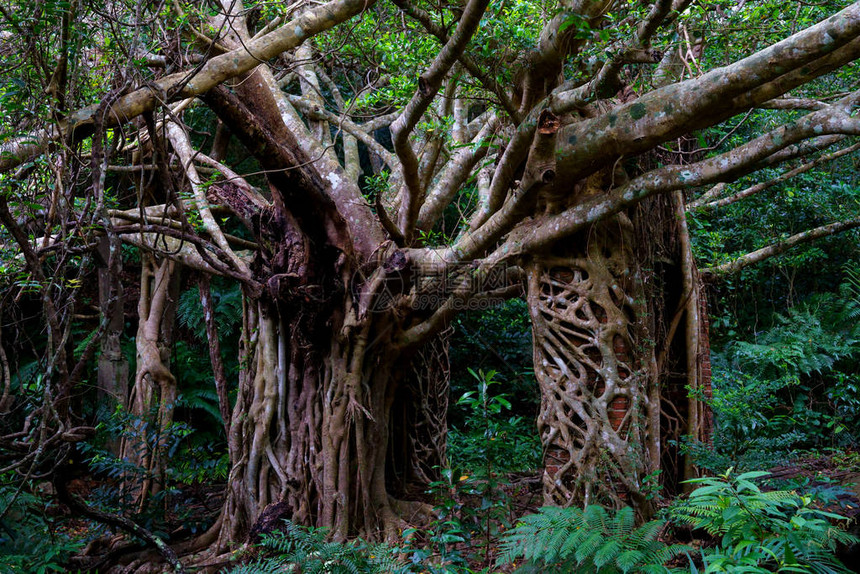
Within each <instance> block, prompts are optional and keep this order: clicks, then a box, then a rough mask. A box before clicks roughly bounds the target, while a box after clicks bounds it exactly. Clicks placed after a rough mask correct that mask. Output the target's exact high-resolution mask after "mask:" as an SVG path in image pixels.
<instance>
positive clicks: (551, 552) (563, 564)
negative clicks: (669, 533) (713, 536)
mask: <svg viewBox="0 0 860 574" xmlns="http://www.w3.org/2000/svg"><path fill="white" fill-rule="evenodd" d="M664 524H665V523H664V522H663V521H660V520H653V521H650V522H646V523H645V524H643V525H642V526H639V527H638V528H634V514H633V510H632V509H631V508H622V509H620V510H618V511H617V512H611V511H608V510H606V509H605V508H603V507H602V506H598V505H590V506H587V507H586V508H585V510H582V509H580V508H554V507H544V508H541V509H540V511H539V512H538V513H537V514H531V515H528V516H525V517H523V518H522V519H521V521H520V522H519V523H518V524H517V526H516V528H514V529H513V530H511V531H509V532H507V533H506V534H505V535H504V537H503V538H502V542H501V554H500V555H499V557H498V564H499V565H502V564H511V563H513V562H514V561H516V560H518V559H520V558H522V559H523V560H525V561H526V565H525V566H524V567H522V568H520V570H518V571H519V572H547V571H552V572H577V573H578V574H580V573H582V574H587V573H599V574H614V573H616V572H624V573H627V572H644V573H651V572H682V571H683V570H677V569H676V570H672V569H669V568H667V567H666V566H664V564H665V563H666V562H668V561H669V560H671V559H672V558H674V557H676V556H679V555H680V554H683V553H684V552H686V551H688V550H689V549H688V548H687V547H686V546H682V545H667V544H665V543H663V542H661V541H660V540H658V538H657V537H658V534H659V533H660V531H661V529H662V528H663V526H664Z"/></svg>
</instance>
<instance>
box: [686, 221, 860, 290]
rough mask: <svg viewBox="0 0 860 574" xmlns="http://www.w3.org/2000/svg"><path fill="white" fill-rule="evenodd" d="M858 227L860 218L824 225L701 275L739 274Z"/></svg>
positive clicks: (710, 276) (712, 276) (703, 272)
mask: <svg viewBox="0 0 860 574" xmlns="http://www.w3.org/2000/svg"><path fill="white" fill-rule="evenodd" d="M857 227H860V217H855V218H854V219H849V220H847V221H837V222H836V223H830V224H827V225H822V226H821V227H816V228H815V229H809V230H807V231H803V232H801V233H797V234H795V235H792V236H791V237H788V238H787V239H784V240H782V241H780V242H779V243H774V244H773V245H768V246H767V247H763V248H761V249H758V250H756V251H753V252H752V253H747V254H746V255H742V256H740V257H738V258H737V259H735V260H733V261H729V262H728V263H723V264H722V265H717V266H715V267H708V268H706V269H702V270H701V271H700V273H701V274H702V275H703V276H705V277H706V278H708V279H713V278H715V277H723V276H725V275H730V274H732V273H737V272H738V271H740V270H741V269H744V268H745V267H749V266H750V265H754V264H756V263H760V262H762V261H764V260H765V259H770V258H771V257H775V256H777V255H780V254H782V253H785V252H786V251H788V250H789V249H791V248H792V247H795V246H797V245H802V244H804V243H809V242H810V241H814V240H816V239H821V238H822V237H827V236H830V235H834V234H836V233H842V232H843V231H849V230H851V229H854V228H857Z"/></svg>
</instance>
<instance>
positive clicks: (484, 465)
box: [448, 369, 541, 476]
mask: <svg viewBox="0 0 860 574" xmlns="http://www.w3.org/2000/svg"><path fill="white" fill-rule="evenodd" d="M468 371H469V373H470V375H471V376H472V377H473V379H474V380H476V381H477V389H476V390H473V391H467V392H465V393H463V395H462V396H461V397H460V398H459V400H458V401H457V405H458V406H460V407H464V410H465V419H464V422H463V425H462V429H461V428H460V427H459V425H458V426H452V428H451V429H450V431H449V436H448V441H449V450H450V455H451V457H452V459H453V460H454V461H455V462H456V464H457V466H459V467H462V468H466V469H469V471H470V472H481V471H482V470H483V471H484V473H483V474H484V475H485V476H489V474H490V473H491V472H495V471H498V472H511V471H518V470H528V469H533V468H537V466H538V465H539V464H540V454H541V447H540V439H539V437H538V436H537V432H536V431H535V429H534V423H533V422H532V421H530V420H529V421H526V420H525V419H524V417H521V416H509V417H505V416H504V415H503V413H504V411H510V410H511V403H510V401H509V400H508V396H509V395H508V394H507V393H501V394H493V393H492V392H491V387H495V386H502V385H503V383H502V381H500V380H498V378H497V377H498V376H499V373H497V372H496V371H492V370H491V371H487V372H484V371H478V372H475V371H473V370H472V369H468ZM466 429H468V430H466Z"/></svg>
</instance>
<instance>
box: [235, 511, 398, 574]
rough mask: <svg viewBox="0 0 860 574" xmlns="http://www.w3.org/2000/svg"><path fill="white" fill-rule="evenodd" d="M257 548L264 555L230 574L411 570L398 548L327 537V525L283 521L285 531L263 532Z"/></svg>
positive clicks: (347, 573)
mask: <svg viewBox="0 0 860 574" xmlns="http://www.w3.org/2000/svg"><path fill="white" fill-rule="evenodd" d="M258 548H259V549H260V551H261V552H262V553H263V554H264V555H265V557H263V558H259V559H257V560H255V561H253V562H251V563H249V564H244V565H241V566H237V567H234V568H232V569H225V570H223V571H222V572H224V573H227V574H282V573H284V572H301V573H302V574H388V573H390V574H398V573H406V572H412V570H411V566H410V564H409V563H407V562H405V561H403V560H401V559H399V558H398V551H397V549H395V548H392V547H391V546H388V545H385V544H370V543H368V542H365V541H363V540H361V539H358V540H354V541H352V542H345V543H344V542H332V541H328V540H327V530H326V529H325V528H306V527H301V526H298V525H296V524H293V523H292V522H290V521H289V520H285V521H284V527H283V529H282V530H277V531H274V532H272V533H270V534H264V535H263V536H262V538H261V540H260V542H259V544H258Z"/></svg>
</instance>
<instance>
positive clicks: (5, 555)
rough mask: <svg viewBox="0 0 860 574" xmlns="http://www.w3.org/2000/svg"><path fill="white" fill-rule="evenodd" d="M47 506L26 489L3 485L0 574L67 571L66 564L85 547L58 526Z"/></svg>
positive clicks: (1, 492)
mask: <svg viewBox="0 0 860 574" xmlns="http://www.w3.org/2000/svg"><path fill="white" fill-rule="evenodd" d="M25 486H26V485H25ZM46 506H47V505H46V503H45V502H44V501H43V500H42V499H41V498H39V497H38V496H35V495H34V494H31V493H30V492H27V491H26V490H24V489H23V488H19V487H18V486H6V485H2V484H0V574H12V573H15V574H17V573H21V574H46V573H48V572H66V568H65V567H64V566H63V564H64V563H65V562H66V561H67V560H68V559H69V557H70V556H71V555H72V554H74V553H75V552H77V551H78V550H80V549H81V548H82V547H83V545H84V543H83V542H82V541H80V540H77V539H74V538H73V537H72V536H70V535H69V534H68V533H67V532H66V531H63V530H60V529H57V528H55V526H54V524H53V522H52V521H51V520H50V518H49V517H48V516H47V515H46V514H45V509H46Z"/></svg>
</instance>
